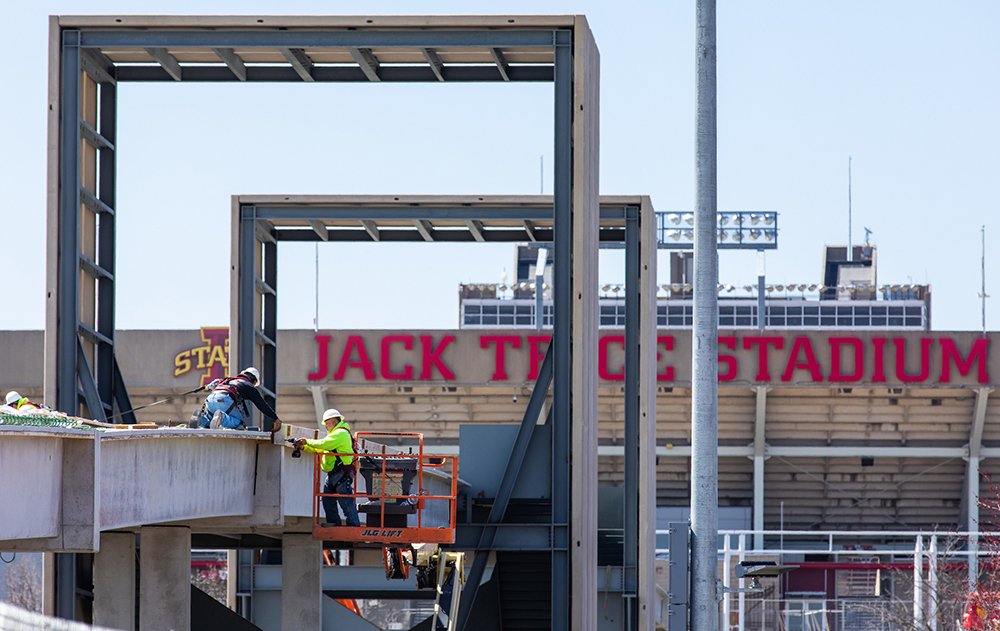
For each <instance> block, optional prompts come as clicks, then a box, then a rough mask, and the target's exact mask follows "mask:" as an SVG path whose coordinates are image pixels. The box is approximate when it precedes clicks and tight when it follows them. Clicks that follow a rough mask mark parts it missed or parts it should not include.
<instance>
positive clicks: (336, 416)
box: [295, 410, 361, 528]
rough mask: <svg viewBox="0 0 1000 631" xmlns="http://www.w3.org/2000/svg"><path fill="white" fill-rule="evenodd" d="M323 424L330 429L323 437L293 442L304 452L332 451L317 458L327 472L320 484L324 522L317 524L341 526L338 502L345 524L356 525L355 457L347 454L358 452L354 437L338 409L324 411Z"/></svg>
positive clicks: (358, 521) (357, 520)
mask: <svg viewBox="0 0 1000 631" xmlns="http://www.w3.org/2000/svg"><path fill="white" fill-rule="evenodd" d="M323 427H325V428H326V431H327V432H329V433H328V434H327V435H326V438H317V439H315V440H308V439H305V438H299V439H298V440H296V441H295V446H296V447H301V448H302V450H303V451H310V452H313V453H316V452H324V451H325V452H331V453H330V454H329V455H325V456H323V457H322V459H321V460H320V463H319V466H320V468H321V469H322V470H323V471H325V472H326V484H325V485H323V493H324V495H323V512H324V513H326V522H325V523H322V524H320V526H322V527H324V528H328V527H330V526H340V514H338V513H337V504H338V503H339V504H340V508H341V510H343V511H344V518H345V519H346V520H347V525H348V526H353V527H355V528H357V527H358V526H360V525H361V520H360V519H358V507H357V505H356V504H355V503H354V497H353V495H354V456H353V455H348V454H354V453H357V449H356V448H355V446H354V437H353V436H352V435H351V426H350V425H348V424H347V421H345V420H344V415H343V414H341V413H340V412H338V411H337V410H327V411H326V412H323ZM330 493H335V494H337V495H345V496H349V497H330V496H329V495H328V494H330Z"/></svg>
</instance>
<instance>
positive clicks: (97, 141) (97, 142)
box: [80, 121, 115, 151]
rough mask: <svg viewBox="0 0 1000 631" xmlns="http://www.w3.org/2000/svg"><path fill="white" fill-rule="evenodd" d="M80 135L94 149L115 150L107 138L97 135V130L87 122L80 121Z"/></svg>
mask: <svg viewBox="0 0 1000 631" xmlns="http://www.w3.org/2000/svg"><path fill="white" fill-rule="evenodd" d="M80 135H81V136H83V139H84V140H86V141H87V142H88V143H89V144H90V146H91V147H93V148H94V149H111V150H112V151H114V150H115V146H114V145H113V144H111V142H109V141H108V139H107V138H105V137H104V136H102V135H101V134H99V133H97V130H96V129H94V128H93V127H91V126H90V124H88V123H87V121H80Z"/></svg>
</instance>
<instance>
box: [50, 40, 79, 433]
mask: <svg viewBox="0 0 1000 631" xmlns="http://www.w3.org/2000/svg"><path fill="white" fill-rule="evenodd" d="M80 72H81V71H80V31H75V30H65V31H63V33H62V81H61V83H62V91H61V94H60V102H59V108H60V110H61V111H60V115H61V116H62V120H61V121H60V123H59V156H60V160H59V297H58V307H57V310H58V316H57V317H58V323H57V325H56V330H57V333H56V344H57V350H56V362H57V368H56V406H57V409H59V410H60V411H62V412H66V413H67V414H73V415H76V414H78V413H79V407H80V404H79V395H78V394H77V392H78V388H77V373H76V352H77V326H78V325H77V323H78V322H79V319H80V236H79V231H80V81H81V77H80Z"/></svg>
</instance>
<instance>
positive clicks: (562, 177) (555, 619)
mask: <svg viewBox="0 0 1000 631" xmlns="http://www.w3.org/2000/svg"><path fill="white" fill-rule="evenodd" d="M558 35H559V33H558V32H557V33H556V36H557V40H556V43H555V68H554V75H555V95H554V101H555V129H554V135H555V147H554V160H553V162H554V167H553V176H552V181H553V187H552V201H553V207H554V208H553V212H554V216H553V235H552V245H553V258H554V260H553V268H552V271H553V274H552V278H553V280H552V298H553V311H554V313H553V326H552V344H553V349H552V350H553V353H554V356H553V371H552V378H553V387H552V524H553V535H556V536H554V537H553V538H552V541H551V545H552V629H553V630H566V629H569V606H570V596H571V594H570V562H569V533H568V525H569V520H570V498H571V487H570V458H571V454H570V440H571V432H572V418H573V416H572V412H573V410H572V401H573V399H572V383H573V371H572V368H573V363H572V360H573V357H572V354H571V349H572V343H573V339H572V315H573V294H572V275H573V251H572V248H573V212H572V211H573V208H572V199H573V197H572V196H573V175H572V174H573V143H572V137H573V135H572V134H573V111H572V110H573V54H572V48H571V47H570V45H571V43H570V42H560V41H559V40H558ZM580 597H581V598H589V596H588V595H587V594H581V595H580Z"/></svg>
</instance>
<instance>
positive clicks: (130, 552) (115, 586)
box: [94, 532, 135, 631]
mask: <svg viewBox="0 0 1000 631" xmlns="http://www.w3.org/2000/svg"><path fill="white" fill-rule="evenodd" d="M94 624H96V625H100V626H103V627H111V628H114V629H121V630H122V631H132V630H133V629H134V628H135V533H132V532H102V533H101V551H100V552H98V553H97V554H96V555H94Z"/></svg>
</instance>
